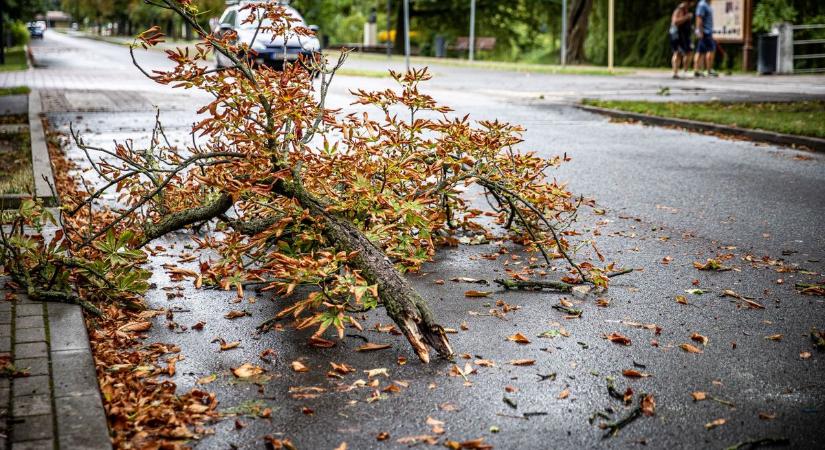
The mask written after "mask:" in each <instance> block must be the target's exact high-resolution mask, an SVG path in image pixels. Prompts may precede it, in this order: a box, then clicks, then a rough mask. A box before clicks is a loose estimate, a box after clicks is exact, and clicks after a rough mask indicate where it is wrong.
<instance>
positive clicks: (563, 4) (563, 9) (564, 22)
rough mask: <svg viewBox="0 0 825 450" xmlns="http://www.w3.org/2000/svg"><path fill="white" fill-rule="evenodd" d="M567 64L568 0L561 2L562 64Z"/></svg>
mask: <svg viewBox="0 0 825 450" xmlns="http://www.w3.org/2000/svg"><path fill="white" fill-rule="evenodd" d="M565 64H567V0H562V2H561V65H562V66H563V65H565Z"/></svg>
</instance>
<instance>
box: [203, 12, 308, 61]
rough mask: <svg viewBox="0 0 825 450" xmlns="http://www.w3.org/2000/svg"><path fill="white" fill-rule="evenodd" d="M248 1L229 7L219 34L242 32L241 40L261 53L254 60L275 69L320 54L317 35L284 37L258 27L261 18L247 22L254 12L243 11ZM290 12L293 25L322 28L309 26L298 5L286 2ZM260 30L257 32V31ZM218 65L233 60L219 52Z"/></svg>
mask: <svg viewBox="0 0 825 450" xmlns="http://www.w3.org/2000/svg"><path fill="white" fill-rule="evenodd" d="M246 3H247V2H241V3H240V4H237V5H232V6H229V7H228V8H226V11H224V12H223V14H222V15H221V18H220V21H219V23H218V25H217V27H216V28H217V29H216V30H214V31H215V32H216V33H226V32H228V31H230V30H232V31H235V32H236V33H237V34H238V40H239V41H240V42H242V43H246V44H247V45H249V47H250V48H251V49H253V50H255V52H256V53H257V55H256V56H255V59H254V61H253V63H255V64H262V65H266V66H269V67H272V68H275V69H278V70H280V69H282V68H283V66H284V61H290V62H295V61H298V59H299V58H301V57H303V58H305V60H311V59H314V58H316V57H318V56H319V55H320V52H321V43H320V41H318V38H316V37H314V36H295V35H292V36H289V37H288V39H286V40H285V39H284V36H274V35H273V34H272V33H269V32H264V31H263V30H258V23H259V21H258V20H257V18H256V19H255V20H254V21H253V23H244V22H245V21H246V19H247V18H248V17H249V15H250V14H254V13H253V12H251V11H249V10H242V9H241V8H243V6H244V5H245V4H246ZM283 6H284V9H285V10H286V12H287V14H289V15H290V16H291V17H292V18H293V19H295V21H294V22H292V26H293V27H295V26H302V27H306V28H309V29H311V30H313V31H317V30H318V27H317V26H314V25H309V26H307V25H306V22H305V21H304V18H303V17H301V14H299V13H298V11H296V10H295V9H294V8H292V7H291V6H288V5H283ZM270 25H271V23H270V22H269V20H268V19H267V20H264V21H263V23H262V24H261V26H270ZM256 31H257V33H256ZM215 59H216V61H217V66H218V67H229V66H231V65H232V61H230V60H229V58H227V57H226V56H224V55H223V54H221V53H217V54H216V55H215Z"/></svg>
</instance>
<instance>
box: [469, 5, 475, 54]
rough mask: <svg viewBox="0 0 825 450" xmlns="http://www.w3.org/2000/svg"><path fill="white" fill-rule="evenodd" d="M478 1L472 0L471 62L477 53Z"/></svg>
mask: <svg viewBox="0 0 825 450" xmlns="http://www.w3.org/2000/svg"><path fill="white" fill-rule="evenodd" d="M475 50H476V0H470V61H473V60H475V53H476V51H475Z"/></svg>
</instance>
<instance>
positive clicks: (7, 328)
mask: <svg viewBox="0 0 825 450" xmlns="http://www.w3.org/2000/svg"><path fill="white" fill-rule="evenodd" d="M7 336H11V324H10V323H4V324H0V337H7Z"/></svg>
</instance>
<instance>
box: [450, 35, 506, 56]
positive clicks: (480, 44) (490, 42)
mask: <svg viewBox="0 0 825 450" xmlns="http://www.w3.org/2000/svg"><path fill="white" fill-rule="evenodd" d="M495 47H496V38H494V37H477V38H476V42H475V50H477V51H481V50H492V49H494V48H495ZM452 50H456V51H460V52H466V51H468V50H470V38H469V37H467V36H461V37H458V38H456V40H455V45H453V47H452Z"/></svg>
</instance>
